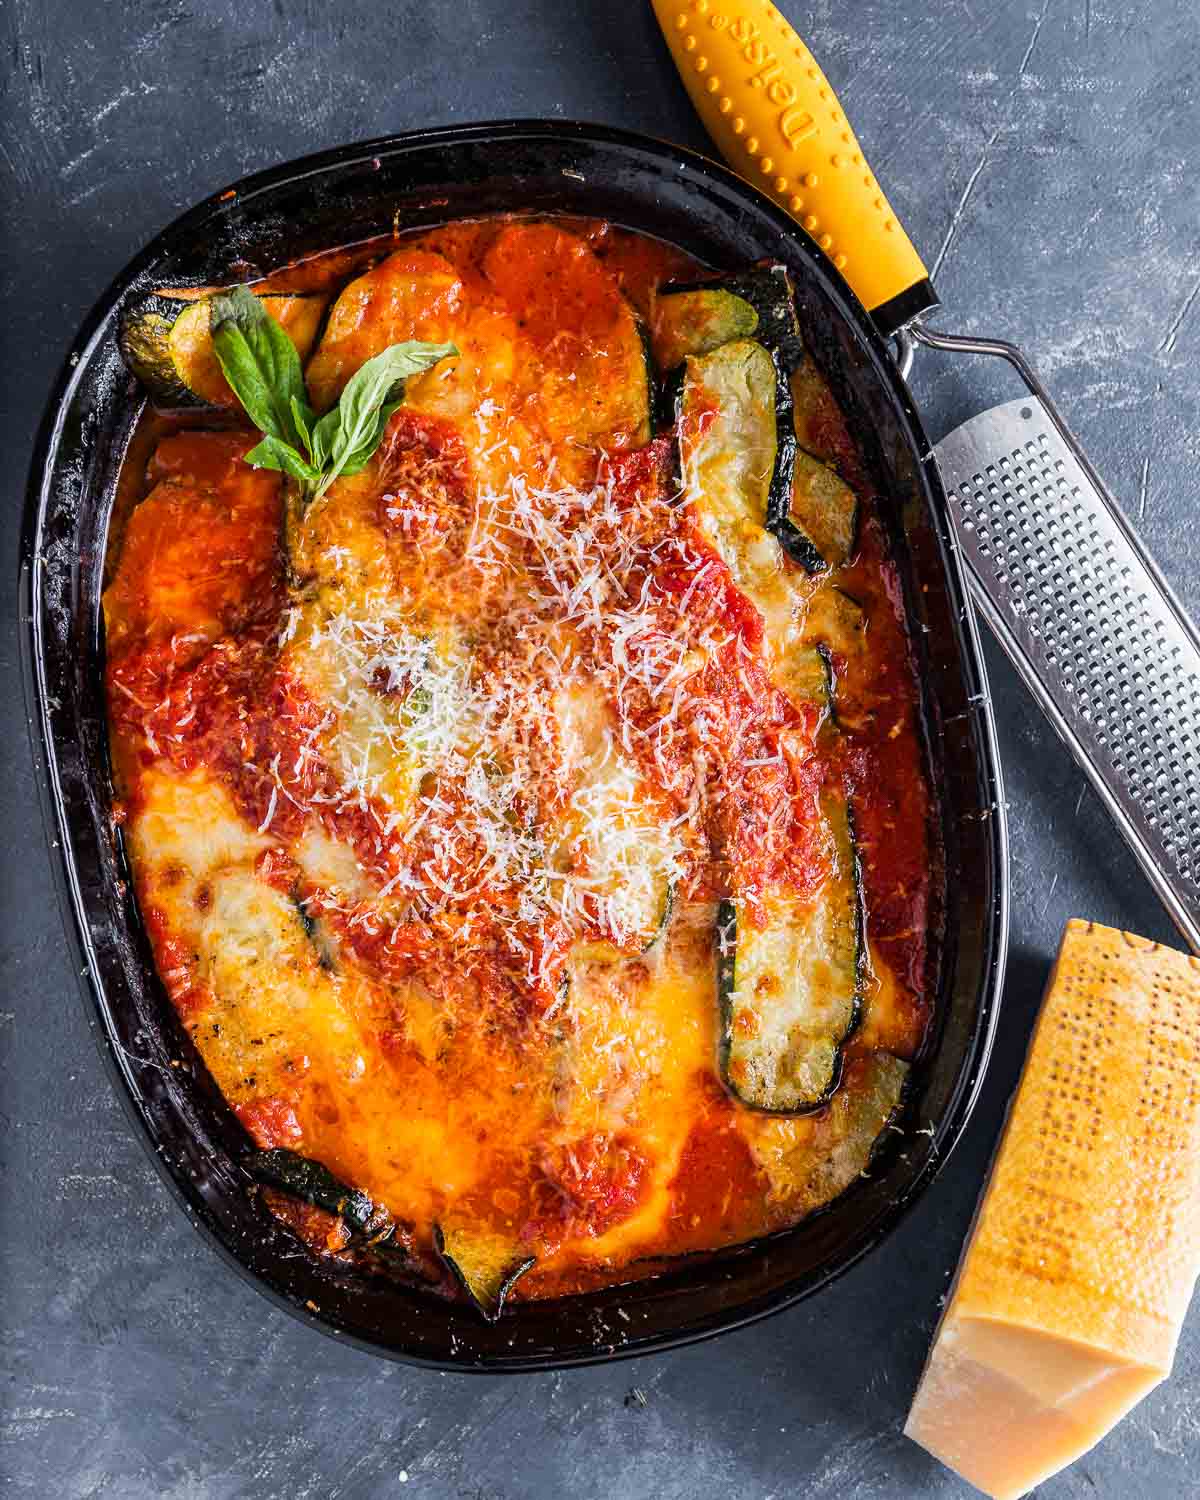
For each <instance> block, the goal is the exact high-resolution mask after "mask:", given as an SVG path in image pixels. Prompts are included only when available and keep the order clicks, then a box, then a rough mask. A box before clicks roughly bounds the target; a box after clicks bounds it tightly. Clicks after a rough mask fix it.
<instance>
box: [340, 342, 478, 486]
mask: <svg viewBox="0 0 1200 1500" xmlns="http://www.w3.org/2000/svg"><path fill="white" fill-rule="evenodd" d="M457 353H458V349H457V348H456V347H455V346H454V345H453V344H423V343H419V342H416V341H414V340H409V341H408V342H406V343H403V344H393V345H392V346H391V347H390V348H388V349H385V350H384V351H383V353H382V354H376V355H375V357H374V358H373V359H369V360H367V362H366V363H365V364H364V365H362V366H361V367H360V368H359V369H358V370H356V371H355V372H354V374H353V375H352V376H351V377H350V379H349V380H348V381H347V382H346V388H345V390H343V391H342V394H341V399H340V400H339V401H338V404H337V407H336V411H337V424H336V426H334V425H332V424H331V425H330V427H329V428H328V429H326V428H325V423H326V422H327V421H328V418H329V416H331V415H332V413H327V414H326V416H325V417H322V419H321V421H320V422H319V423H318V424H317V425H318V432H319V433H320V436H319V438H318V437H317V436H316V434H314V438H315V440H316V441H318V442H319V443H320V445H321V451H322V454H323V456H324V463H323V464H322V467H324V468H328V469H329V471H330V478H329V483H332V482H333V480H334V479H336V478H337V476H338V475H339V474H340V473H342V472H343V470H344V468H345V465H346V463H347V462H349V461H351V460H356V459H357V457H358V455H359V454H360V453H361V451H362V450H363V449H364V448H369V449H370V452H369V453H368V454H367V457H370V453H373V452H374V451H375V449H376V448H377V447H378V446H379V442H380V439H381V438H382V437H383V425H382V424H381V423H380V421H379V413H380V410H381V408H382V407H384V406H388V407H390V409H391V411H394V410H395V408H396V405H397V404H398V401H399V398H400V397H401V396H402V395H403V382H404V381H405V380H406V379H407V378H408V377H409V376H410V375H420V374H421V373H422V372H423V371H425V370H428V369H430V368H431V367H432V366H433V365H436V364H437V363H438V361H439V360H442V359H445V358H446V357H447V355H450V354H457ZM390 414H391V413H390V411H389V415H390ZM360 467H361V465H360Z"/></svg>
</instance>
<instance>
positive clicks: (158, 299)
mask: <svg viewBox="0 0 1200 1500" xmlns="http://www.w3.org/2000/svg"><path fill="white" fill-rule="evenodd" d="M256 295H257V296H258V297H259V300H260V301H261V302H262V303H263V304H264V306H266V307H267V308H268V310H269V311H270V312H271V313H272V316H273V317H275V318H276V319H277V320H278V321H280V326H281V327H283V328H284V329H285V331H286V332H287V334H288V337H289V338H290V339H291V340H292V342H293V343H294V344H295V345H296V349H297V352H298V353H299V355H300V358H301V360H302V361H303V360H304V359H306V358H307V356H308V354H309V353H310V351H311V350H312V347H313V345H314V343H315V341H316V338H317V334H318V332H319V329H320V327H321V324H322V322H323V321H324V317H325V312H326V308H327V305H328V298H327V297H326V295H325V294H324V293H316V292H303V293H283V292H261V293H256ZM212 296H213V293H212V292H211V291H206V292H204V293H203V294H202V295H200V296H196V297H181V296H172V295H170V294H168V293H164V292H154V293H151V294H150V295H149V296H146V297H143V298H141V299H140V300H138V301H137V302H135V303H133V304H132V305H131V306H129V307H127V308H125V310H124V311H123V313H122V315H121V321H120V326H119V327H118V330H117V348H118V349H119V351H120V354H121V358H122V360H123V361H124V362H125V365H126V368H127V369H128V370H129V371H130V372H131V373H132V374H133V375H136V376H137V378H138V379H139V380H140V381H141V383H142V385H143V386H145V388H146V393H147V395H148V396H149V397H150V399H151V401H152V402H153V403H154V405H155V406H157V407H159V408H160V409H161V410H165V411H171V410H174V411H186V410H197V409H199V410H209V409H212V408H213V407H214V406H221V405H224V406H226V407H227V408H228V406H229V402H230V397H229V394H228V393H226V395H225V397H224V398H221V397H219V395H218V393H217V392H218V389H220V390H224V386H225V383H224V379H223V377H222V376H221V372H220V369H219V367H218V365H217V361H216V356H215V354H214V352H213V349H212V344H211V338H210V330H209V319H210V311H211V304H212ZM214 383H215V385H214Z"/></svg>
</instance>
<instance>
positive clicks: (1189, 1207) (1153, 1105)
mask: <svg viewBox="0 0 1200 1500" xmlns="http://www.w3.org/2000/svg"><path fill="white" fill-rule="evenodd" d="M1198 1269H1200V962H1197V960H1195V959H1192V958H1188V957H1186V956H1185V955H1183V954H1180V953H1176V952H1174V951H1173V950H1171V949H1168V948H1163V947H1161V946H1159V945H1157V944H1154V943H1150V942H1147V941H1146V940H1145V939H1142V938H1138V937H1134V936H1132V935H1131V934H1128V933H1123V932H1117V931H1114V930H1113V929H1111V928H1106V927H1099V926H1097V925H1095V924H1093V923H1088V922H1081V921H1072V922H1070V923H1068V925H1067V930H1066V933H1065V934H1064V937H1063V942H1062V947H1061V949H1060V951H1059V956H1058V962H1057V964H1056V965H1055V969H1054V973H1053V975H1052V976H1051V982H1050V986H1049V988H1048V990H1047V993H1046V998H1045V1001H1044V1003H1043V1006H1042V1011H1041V1015H1040V1017H1039V1020H1038V1024H1037V1029H1036V1031H1035V1033H1034V1038H1033V1043H1032V1045H1031V1047H1030V1051H1029V1056H1028V1058H1027V1060H1026V1063H1025V1069H1024V1072H1023V1074H1022V1077H1021V1083H1020V1086H1019V1088H1018V1090H1017V1094H1016V1097H1015V1100H1014V1102H1013V1105H1012V1107H1011V1110H1010V1114H1009V1119H1008V1123H1007V1125H1006V1127H1005V1131H1004V1135H1003V1137H1002V1140H1001V1143H1000V1149H999V1151H998V1153H997V1156H996V1160H995V1163H994V1165H993V1168H992V1173H991V1178H990V1181H989V1184H988V1187H987V1190H986V1193H985V1194H984V1197H983V1199H982V1201H981V1203H980V1206H979V1210H978V1212H977V1215H976V1221H975V1225H974V1227H973V1230H972V1233H971V1236H970V1239H969V1241H968V1244H967V1248H966V1250H965V1252H964V1255H963V1258H962V1260H961V1262H960V1264H959V1269H958V1275H957V1278H956V1281H955V1285H954V1287H953V1289H952V1291H951V1295H950V1297H949V1299H948V1302H947V1305H946V1309H945V1312H944V1314H943V1317H942V1321H941V1324H940V1326H939V1328H938V1331H937V1335H936V1338H935V1340H934V1345H933V1349H932V1350H931V1352H930V1357H929V1361H928V1363H927V1365H926V1367H925V1371H924V1373H923V1375H922V1377H921V1383H920V1385H919V1387H918V1389H917V1393H916V1396H915V1398H914V1400H913V1406H912V1411H911V1412H910V1414H909V1418H908V1423H907V1425H906V1427H905V1431H906V1433H907V1434H908V1435H909V1437H911V1438H913V1439H915V1441H917V1442H919V1443H920V1444H921V1445H922V1446H923V1447H925V1448H927V1449H928V1450H929V1451H930V1452H931V1453H933V1454H935V1455H936V1456H937V1457H938V1458H940V1459H941V1460H942V1461H943V1462H944V1463H946V1464H948V1465H949V1466H950V1467H951V1468H953V1469H955V1470H956V1471H957V1472H958V1473H959V1474H961V1475H962V1476H963V1477H964V1478H965V1479H967V1480H969V1481H970V1482H971V1483H972V1484H974V1485H977V1486H978V1487H979V1488H980V1489H982V1490H983V1491H984V1492H985V1493H987V1494H989V1495H992V1496H994V1497H996V1500H1008V1497H1015V1496H1018V1495H1021V1494H1024V1493H1025V1492H1026V1491H1027V1490H1029V1489H1031V1488H1033V1487H1034V1486H1035V1485H1037V1484H1040V1483H1041V1482H1042V1481H1043V1480H1045V1479H1047V1478H1049V1477H1050V1475H1052V1474H1055V1473H1057V1472H1058V1471H1059V1470H1060V1469H1062V1468H1064V1467H1065V1466H1066V1465H1067V1464H1069V1463H1071V1462H1072V1461H1073V1460H1074V1459H1076V1458H1078V1457H1079V1456H1080V1455H1081V1454H1082V1453H1085V1452H1086V1451H1087V1450H1088V1449H1089V1448H1091V1447H1092V1446H1093V1445H1094V1444H1095V1443H1096V1442H1098V1441H1099V1439H1100V1438H1101V1437H1103V1436H1104V1434H1105V1433H1106V1432H1108V1431H1109V1429H1110V1428H1111V1427H1112V1426H1113V1425H1114V1424H1115V1423H1116V1422H1117V1421H1118V1420H1119V1419H1120V1418H1121V1417H1122V1416H1124V1414H1125V1413H1126V1412H1127V1411H1128V1410H1129V1409H1130V1408H1131V1407H1132V1406H1134V1405H1135V1404H1136V1403H1137V1402H1138V1401H1139V1400H1141V1398H1142V1397H1143V1396H1144V1395H1145V1394H1146V1392H1147V1391H1149V1390H1150V1389H1152V1388H1153V1386H1155V1385H1157V1384H1158V1382H1159V1381H1160V1380H1162V1378H1163V1377H1164V1376H1165V1375H1166V1374H1167V1373H1169V1371H1170V1368H1171V1363H1172V1360H1173V1358H1174V1354H1175V1345H1176V1342H1177V1340H1178V1337H1179V1329H1180V1326H1181V1324H1182V1322H1183V1317H1184V1314H1185V1312H1186V1310H1187V1305H1188V1302H1189V1300H1190V1298H1191V1294H1192V1290H1193V1287H1194V1285H1195V1281H1196V1274H1197V1270H1198Z"/></svg>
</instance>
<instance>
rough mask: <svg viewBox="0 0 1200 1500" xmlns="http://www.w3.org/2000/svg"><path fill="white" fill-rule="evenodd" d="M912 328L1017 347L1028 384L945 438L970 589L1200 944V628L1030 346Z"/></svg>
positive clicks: (994, 346)
mask: <svg viewBox="0 0 1200 1500" xmlns="http://www.w3.org/2000/svg"><path fill="white" fill-rule="evenodd" d="M906 333H907V335H908V337H909V338H911V339H914V340H916V341H917V342H919V343H923V344H927V345H929V346H930V347H931V348H935V349H942V350H947V351H953V352H963V353H972V354H986V355H995V356H999V357H1001V358H1003V359H1006V360H1008V361H1009V363H1010V364H1012V365H1014V366H1015V367H1016V369H1017V370H1018V371H1019V373H1020V374H1021V377H1022V379H1023V380H1024V381H1025V384H1026V386H1027V387H1028V389H1029V392H1030V394H1029V396H1028V397H1025V398H1023V399H1020V400H1016V401H1009V402H1006V403H1005V404H1004V405H1002V406H995V407H992V408H991V409H990V410H988V411H983V412H980V413H979V415H978V416H974V417H971V418H970V419H969V420H968V421H966V422H964V423H963V424H962V425H961V426H960V427H956V428H955V429H954V431H953V432H951V433H949V434H948V435H947V436H946V437H944V438H943V439H942V441H941V442H940V443H938V444H937V445H936V446H935V449H934V452H935V454H936V456H937V462H938V467H939V469H940V470H941V474H942V479H943V482H944V483H945V487H946V492H947V494H948V496H949V499H950V517H951V523H952V525H953V528H954V535H955V539H956V541H957V543H958V547H959V550H960V551H961V553H962V556H963V559H964V560H965V562H966V564H967V577H968V582H969V584H970V587H971V593H972V596H973V598H974V600H975V603H976V604H977V606H978V607H979V610H980V612H981V614H982V615H983V616H984V618H985V619H986V620H987V622H988V624H989V625H990V626H991V628H992V630H993V631H994V632H995V635H996V638H997V640H998V641H999V642H1000V644H1001V645H1002V646H1003V648H1004V650H1005V651H1006V652H1007V654H1008V656H1009V658H1010V660H1011V661H1012V664H1013V666H1014V667H1015V668H1016V669H1017V672H1018V673H1019V674H1020V676H1021V678H1022V680H1023V681H1024V683H1025V686H1026V687H1027V688H1028V689H1029V691H1030V692H1031V693H1032V694H1033V696H1034V697H1035V698H1036V699H1037V701H1038V703H1039V704H1040V705H1041V707H1042V709H1043V710H1044V712H1045V714H1046V716H1047V718H1048V719H1049V720H1050V722H1051V724H1053V726H1054V728H1055V729H1056V730H1057V731H1058V734H1059V736H1060V737H1061V738H1062V740H1063V741H1064V743H1065V744H1066V745H1067V747H1068V749H1069V750H1070V751H1071V753H1072V754H1073V755H1074V757H1075V759H1076V761H1078V763H1079V766H1080V768H1081V769H1082V771H1083V772H1084V774H1085V775H1086V776H1087V778H1088V780H1089V781H1090V782H1091V784H1092V786H1093V787H1094V788H1095V790H1096V792H1097V794H1098V795H1099V797H1100V798H1101V800H1102V801H1103V803H1104V805H1105V806H1106V807H1107V808H1108V811H1109V812H1110V813H1111V815H1112V817H1113V819H1114V820H1115V821H1116V823H1117V826H1118V827H1119V828H1120V830H1121V832H1122V833H1123V834H1124V836H1125V838H1126V839H1127V840H1128V842H1129V845H1130V847H1131V848H1132V850H1133V852H1134V854H1135V855H1136V856H1137V858H1138V861H1139V863H1140V864H1141V867H1142V869H1143V871H1144V872H1145V875H1146V877H1147V879H1148V880H1149V881H1150V882H1151V884H1152V885H1153V886H1154V888H1155V890H1156V891H1157V893H1158V895H1159V897H1160V899H1161V900H1162V902H1163V904H1164V905H1165V906H1166V908H1167V910H1168V911H1169V912H1170V914H1171V916H1172V917H1173V918H1174V920H1175V922H1176V924H1177V925H1178V927H1179V930H1180V931H1181V932H1182V933H1183V935H1184V937H1185V938H1186V939H1187V941H1188V943H1189V944H1190V946H1191V947H1192V948H1193V949H1194V950H1195V951H1197V952H1200V636H1198V634H1197V631H1196V627H1195V625H1194V624H1193V623H1192V622H1191V620H1189V619H1188V617H1187V616H1186V615H1185V614H1184V612H1183V610H1182V608H1181V607H1180V605H1179V602H1178V601H1177V600H1176V598H1175V596H1174V595H1173V594H1172V592H1171V589H1170V587H1169V586H1168V584H1167V583H1166V581H1165V579H1164V578H1163V577H1162V575H1161V573H1160V572H1159V571H1158V568H1157V567H1156V566H1155V564H1154V561H1153V559H1152V558H1151V557H1150V556H1149V555H1148V554H1147V552H1146V550H1145V549H1144V547H1143V546H1142V544H1141V542H1139V541H1138V539H1137V537H1136V536H1135V535H1134V532H1133V530H1132V529H1131V527H1130V525H1129V523H1128V521H1127V520H1126V519H1125V517H1124V516H1123V515H1122V514H1121V511H1120V509H1119V508H1118V506H1117V504H1116V502H1115V501H1114V500H1113V498H1112V496H1111V495H1110V494H1109V493H1108V490H1107V489H1106V488H1105V486H1104V484H1103V482H1102V481H1101V479H1100V478H1099V476H1098V475H1097V474H1096V472H1095V470H1094V469H1093V468H1092V466H1091V464H1090V463H1089V462H1088V460H1087V457H1086V456H1085V454H1084V453H1083V451H1082V450H1081V449H1080V447H1079V444H1078V442H1077V441H1076V440H1075V438H1074V437H1073V436H1072V434H1071V432H1070V431H1069V429H1068V428H1067V426H1066V424H1065V423H1064V422H1063V420H1062V417H1061V416H1060V415H1059V413H1058V411H1057V409H1056V408H1055V406H1054V403H1053V402H1052V401H1051V400H1050V397H1049V396H1048V395H1047V394H1046V391H1045V389H1044V388H1043V386H1042V385H1041V382H1040V381H1039V380H1038V378H1037V376H1036V375H1035V373H1034V371H1033V369H1032V368H1031V366H1030V365H1029V363H1028V361H1027V360H1026V359H1025V358H1024V356H1023V355H1022V354H1021V352H1020V350H1018V349H1016V348H1015V347H1014V346H1013V345H1011V344H1006V343H1001V342H999V341H996V340H987V339H967V338H960V337H956V336H953V335H950V334H942V333H935V332H933V330H932V329H927V328H925V327H923V326H922V325H921V324H920V323H912V324H911V325H910V326H909V328H908V329H907V330H906ZM901 343H902V347H903V346H904V345H906V344H908V339H907V338H904V339H902V340H901ZM909 348H911V345H909Z"/></svg>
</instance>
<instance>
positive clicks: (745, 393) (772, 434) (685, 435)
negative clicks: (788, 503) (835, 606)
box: [676, 339, 794, 577]
mask: <svg viewBox="0 0 1200 1500" xmlns="http://www.w3.org/2000/svg"><path fill="white" fill-rule="evenodd" d="M778 383H779V382H778V381H777V379H776V368H775V361H774V360H773V359H772V358H771V356H770V354H769V353H768V352H767V350H766V349H764V348H763V346H762V345H761V344H758V343H755V342H754V340H752V339H735V340H734V341H733V343H730V344H723V345H722V346H721V347H720V348H719V349H714V350H713V351H712V353H710V354H704V355H698V356H689V358H688V359H687V360H686V362H685V364H684V368H683V376H682V380H681V383H680V388H679V398H678V402H677V418H676V419H677V424H678V432H679V468H680V477H681V479H682V481H683V489H684V492H685V494H686V496H687V498H688V500H689V501H691V503H692V504H693V505H694V506H695V508H696V511H697V514H698V515H699V517H700V519H701V523H702V525H703V527H704V529H705V531H706V532H707V534H708V538H709V540H710V541H711V542H712V544H713V546H714V547H715V548H716V549H717V551H718V552H719V553H720V555H721V556H722V557H723V558H724V559H725V561H726V562H727V563H728V564H729V566H730V568H731V569H732V570H733V572H734V576H735V577H737V572H738V559H739V557H740V556H741V553H742V551H743V548H744V544H745V541H746V539H747V534H748V528H751V529H752V531H753V532H756V533H757V532H761V531H762V530H763V529H764V528H765V527H766V526H767V524H768V520H767V518H768V512H769V510H770V509H771V508H772V504H773V501H774V502H775V503H776V504H778V501H777V499H776V497H777V496H778V495H779V494H786V495H789V496H790V494H791V478H792V474H791V459H792V454H791V451H790V450H789V445H788V444H787V442H786V441H785V442H784V443H783V444H782V445H781V444H780V441H779V437H780V433H779V424H778V422H777V420H776V396H777V386H778ZM793 446H794V445H793Z"/></svg>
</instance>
